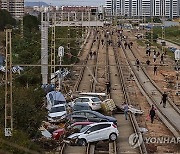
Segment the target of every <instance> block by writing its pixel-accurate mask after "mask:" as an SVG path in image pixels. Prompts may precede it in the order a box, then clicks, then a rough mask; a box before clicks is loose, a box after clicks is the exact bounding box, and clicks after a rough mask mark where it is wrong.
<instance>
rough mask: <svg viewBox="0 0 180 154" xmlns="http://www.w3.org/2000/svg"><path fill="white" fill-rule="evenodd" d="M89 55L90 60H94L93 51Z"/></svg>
mask: <svg viewBox="0 0 180 154" xmlns="http://www.w3.org/2000/svg"><path fill="white" fill-rule="evenodd" d="M89 55H90V59H92V56H93V52H92V51H90V53H89Z"/></svg>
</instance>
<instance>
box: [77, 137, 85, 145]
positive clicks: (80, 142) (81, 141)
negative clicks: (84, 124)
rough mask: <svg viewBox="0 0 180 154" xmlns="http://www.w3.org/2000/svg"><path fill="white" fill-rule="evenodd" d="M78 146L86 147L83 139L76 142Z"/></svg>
mask: <svg viewBox="0 0 180 154" xmlns="http://www.w3.org/2000/svg"><path fill="white" fill-rule="evenodd" d="M77 144H78V145H81V146H86V145H87V142H86V140H85V139H83V138H81V139H79V140H78V142H77Z"/></svg>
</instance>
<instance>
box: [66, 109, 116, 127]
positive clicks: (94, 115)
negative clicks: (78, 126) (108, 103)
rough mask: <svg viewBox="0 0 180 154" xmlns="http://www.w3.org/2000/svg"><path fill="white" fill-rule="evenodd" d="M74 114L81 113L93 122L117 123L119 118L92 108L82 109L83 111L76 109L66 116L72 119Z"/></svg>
mask: <svg viewBox="0 0 180 154" xmlns="http://www.w3.org/2000/svg"><path fill="white" fill-rule="evenodd" d="M73 115H81V116H85V117H87V119H88V121H91V122H113V123H114V124H115V125H117V120H116V119H115V118H113V117H111V116H105V115H103V114H101V113H99V112H96V111H92V110H81V111H74V112H73V113H71V114H69V115H67V116H66V118H67V119H70V118H71V116H73Z"/></svg>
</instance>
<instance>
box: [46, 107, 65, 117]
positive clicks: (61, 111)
mask: <svg viewBox="0 0 180 154" xmlns="http://www.w3.org/2000/svg"><path fill="white" fill-rule="evenodd" d="M66 114H67V111H66V105H65V104H58V105H54V106H53V107H52V108H51V110H50V111H49V114H48V120H57V119H60V118H61V117H62V116H64V115H66Z"/></svg>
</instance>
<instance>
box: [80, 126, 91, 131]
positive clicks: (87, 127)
mask: <svg viewBox="0 0 180 154" xmlns="http://www.w3.org/2000/svg"><path fill="white" fill-rule="evenodd" d="M90 127H91V126H88V125H87V126H85V127H83V128H82V129H81V130H80V133H82V132H85V131H86V130H88V129H89V128H90Z"/></svg>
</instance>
